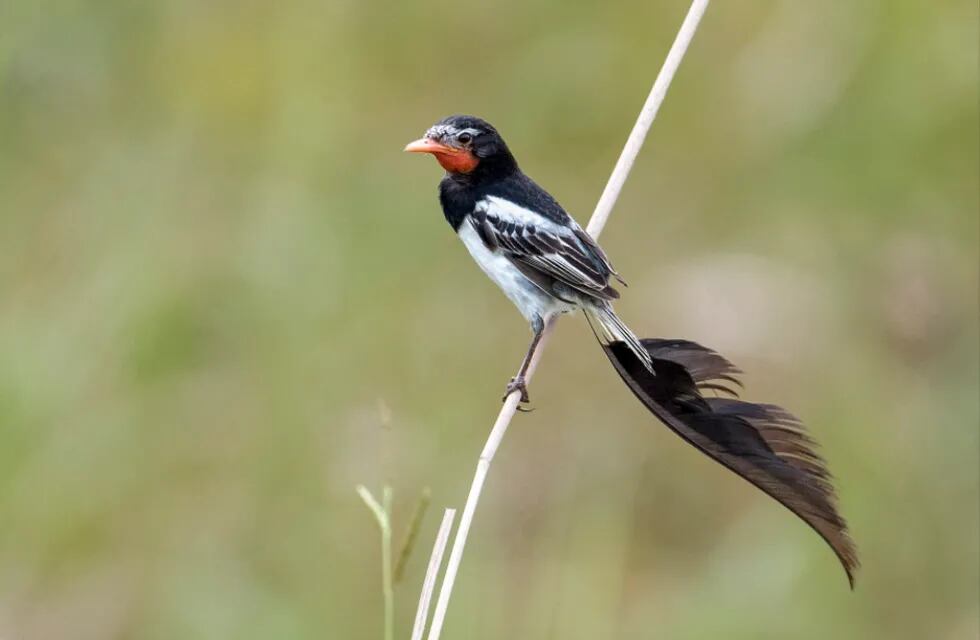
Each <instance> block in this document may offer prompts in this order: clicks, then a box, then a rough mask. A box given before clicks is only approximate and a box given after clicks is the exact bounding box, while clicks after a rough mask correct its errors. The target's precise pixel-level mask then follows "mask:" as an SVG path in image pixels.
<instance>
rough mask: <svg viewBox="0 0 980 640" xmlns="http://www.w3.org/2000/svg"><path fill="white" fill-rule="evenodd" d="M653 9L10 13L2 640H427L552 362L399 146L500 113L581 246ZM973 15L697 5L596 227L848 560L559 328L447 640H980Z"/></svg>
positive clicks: (564, 326)
mask: <svg viewBox="0 0 980 640" xmlns="http://www.w3.org/2000/svg"><path fill="white" fill-rule="evenodd" d="M686 9H687V2H686V0H677V1H671V2H642V1H640V0H636V1H633V2H619V3H602V2H580V3H566V2H557V1H554V0H551V1H546V2H527V1H521V2H516V1H509V2H502V3H465V2H464V3H460V2H449V1H447V0H436V1H430V2H408V3H378V2H363V1H361V2H357V1H353V0H343V1H341V0H325V1H319V2H313V1H310V0H282V1H280V2H275V3H273V2H256V1H244V2H219V1H212V2H196V1H190V0H184V1H179V0H168V1H161V2H124V1H122V0H117V1H108V0H107V1H102V2H81V1H74V2H73V1H68V0H64V1H51V2H45V1H41V2H39V1H38V0H5V2H3V4H2V5H0V294H2V295H0V637H2V638H3V639H4V640H8V639H9V640H32V639H41V638H73V639H83V640H84V639H89V638H91V639H103V638H146V639H161V640H162V639H170V638H181V639H183V640H193V639H198V638H200V639H215V638H236V639H243V638H256V639H257V638H263V639H265V638H380V635H381V597H380V589H379V584H378V583H379V578H378V574H379V553H378V543H377V533H376V529H375V526H374V522H373V520H372V519H371V516H370V514H369V513H368V511H367V510H366V509H365V507H364V505H363V504H362V503H361V502H360V501H359V500H358V498H357V496H356V495H355V493H354V486H355V485H356V484H358V483H365V484H367V485H368V486H370V487H371V488H372V489H374V490H375V491H376V492H377V491H378V490H379V488H380V486H381V485H382V484H384V483H386V482H388V483H390V484H391V485H392V486H393V487H394V489H395V497H396V509H395V512H396V513H395V516H396V519H397V522H396V527H397V528H398V530H399V532H400V530H401V527H403V526H404V525H405V522H406V520H407V518H408V514H409V513H410V512H411V510H412V507H413V505H414V503H415V500H416V498H417V496H418V495H419V492H420V491H421V489H422V488H423V487H424V486H430V487H432V491H433V508H432V510H431V511H430V513H429V516H428V518H427V519H426V521H425V522H424V525H423V528H422V530H421V538H420V540H421V542H420V549H419V550H418V551H417V552H416V554H415V555H414V556H413V557H412V558H411V561H410V563H409V565H408V571H407V575H406V577H405V580H404V582H403V583H402V584H400V585H399V586H398V588H397V598H398V611H397V622H398V633H399V636H400V637H407V636H408V633H409V629H410V625H411V619H412V616H413V614H414V608H415V600H416V598H417V594H418V588H419V585H420V583H421V578H422V574H423V572H424V567H425V562H426V559H427V556H428V549H429V546H430V544H431V541H432V539H433V536H434V533H435V529H436V525H437V521H438V519H439V513H440V512H441V509H442V508H443V507H445V506H461V505H462V502H463V500H464V498H465V494H466V490H467V488H468V486H469V482H470V479H471V475H472V471H473V468H474V464H475V461H476V458H477V455H478V453H479V450H480V448H481V447H482V444H483V441H484V438H485V436H486V433H487V431H488V429H489V426H490V422H491V419H492V417H493V416H494V415H496V411H497V409H498V406H499V397H500V394H501V391H502V388H503V385H504V383H505V382H506V381H507V379H508V378H509V377H510V376H511V375H512V373H513V371H514V369H515V367H516V366H517V364H518V362H519V359H520V356H521V355H522V353H523V350H524V348H525V346H526V343H527V340H528V337H529V333H528V331H527V327H526V325H525V323H524V321H523V320H522V319H521V318H520V316H519V315H518V314H517V313H516V312H515V311H514V310H513V309H512V308H511V306H510V303H509V302H508V301H507V300H506V299H505V298H504V297H503V296H502V295H501V294H500V293H499V292H498V291H497V290H495V288H494V287H493V285H492V284H490V283H489V281H487V280H486V279H485V278H484V277H483V275H482V274H480V273H479V271H478V269H477V268H476V267H475V266H474V265H473V264H472V263H471V262H470V259H469V257H468V256H467V255H466V253H465V250H464V249H463V247H462V246H461V244H460V243H459V242H458V240H457V239H456V238H455V237H453V234H452V233H451V231H450V229H449V227H448V226H447V225H446V223H445V221H444V220H443V219H442V214H441V212H440V210H439V208H438V204H437V202H436V197H435V195H436V194H435V188H436V183H437V181H438V180H439V177H440V170H439V168H438V166H437V165H436V164H435V163H434V162H432V161H431V159H428V158H420V157H414V156H406V155H405V154H403V153H402V151H401V149H402V147H403V146H404V144H405V143H406V142H408V141H409V140H411V139H414V138H416V137H418V136H419V135H420V134H421V133H422V132H423V131H424V130H425V129H426V128H427V127H428V126H429V125H430V124H431V123H432V122H434V121H435V120H436V119H438V118H440V117H442V116H444V115H446V114H449V113H453V112H470V113H475V114H478V115H481V116H484V117H486V118H488V119H489V120H490V121H491V122H493V123H495V124H496V125H497V126H498V127H499V128H500V130H501V131H502V132H503V134H504V135H505V137H506V138H507V139H508V140H509V142H510V144H511V147H512V149H513V150H514V151H515V153H516V154H517V156H518V158H519V159H520V160H521V163H522V166H523V167H524V169H525V170H527V172H528V173H530V174H531V175H532V176H534V177H535V178H536V179H537V180H538V181H539V182H541V183H542V184H543V185H545V186H546V187H547V188H548V189H549V190H550V191H551V192H552V193H554V194H555V195H556V197H558V198H559V199H560V200H561V202H562V203H563V204H564V205H565V207H566V208H567V209H568V210H569V211H570V212H571V213H573V215H575V216H576V217H577V218H578V219H579V220H580V221H583V222H584V221H585V220H586V219H587V218H588V215H589V214H590V212H591V208H592V206H593V205H594V202H595V200H596V199H597V197H598V195H599V193H600V191H601V189H602V186H603V184H604V181H605V179H606V177H607V175H608V173H609V171H610V169H611V167H612V165H613V163H614V161H615V159H616V157H617V155H618V153H619V150H620V148H621V145H622V143H623V141H624V140H625V137H626V134H627V132H628V131H629V128H630V127H631V125H632V122H633V119H634V118H635V115H636V113H637V111H638V109H639V107H640V105H641V104H642V101H643V99H644V97H645V95H646V92H647V91H648V89H649V86H650V83H651V82H652V80H653V78H654V76H655V74H656V71H657V70H658V69H659V66H660V64H661V62H662V60H663V58H664V55H665V54H666V51H667V49H668V47H669V45H670V42H671V41H672V39H673V36H674V34H675V32H676V29H677V27H678V25H679V24H680V21H681V20H682V18H683V15H684V13H685V11H686ZM977 24H978V12H977V5H976V3H975V2H967V1H955V2H927V1H926V0H919V1H915V0H905V1H901V2H899V1H885V0H878V1H877V2H856V3H851V2H828V3H800V2H792V1H790V0H783V1H780V2H774V1H758V2H738V3H731V2H716V3H714V4H713V5H712V6H711V7H710V8H709V10H708V13H707V16H706V18H705V20H704V22H703V24H702V27H701V30H700V32H699V33H698V35H697V37H696V39H695V41H694V44H693V46H692V48H691V51H690V52H689V55H688V57H687V59H686V60H685V61H684V64H683V66H682V67H681V70H680V73H679V74H678V77H677V78H676V81H675V83H674V85H673V87H672V88H671V90H670V94H669V96H668V98H667V101H666V103H665V105H664V108H663V109H662V110H661V112H660V116H659V119H658V120H657V122H656V124H655V126H654V129H653V132H652V134H651V136H650V138H649V140H648V144H647V147H646V149H645V150H644V152H643V154H642V156H641V158H640V161H639V163H638V165H637V166H636V167H635V169H634V172H633V175H632V177H631V179H630V181H629V182H628V183H627V187H626V190H625V193H624V194H623V197H622V199H621V200H620V202H619V205H618V206H617V209H616V211H615V213H614V215H613V217H612V220H611V222H610V224H609V226H608V228H607V232H606V233H605V235H604V236H603V244H604V246H605V248H606V249H607V251H608V253H609V254H610V255H611V256H612V258H613V260H614V262H615V264H616V265H617V267H618V268H619V270H620V271H621V272H622V273H623V274H624V275H625V276H626V278H627V279H628V280H629V281H630V284H631V286H630V288H629V289H628V290H627V291H626V295H625V296H624V299H623V300H622V302H621V304H620V305H619V307H618V309H619V310H620V311H621V314H622V315H623V317H624V318H626V319H627V320H628V321H629V322H630V323H631V324H632V325H633V326H634V327H635V328H636V329H637V330H638V332H639V333H640V334H642V335H649V336H667V337H681V336H683V337H687V338H691V339H694V340H698V341H700V342H703V343H704V344H707V345H711V346H713V347H716V348H718V349H720V350H721V351H723V352H724V353H725V354H727V355H728V356H729V357H731V358H732V359H733V360H735V361H736V362H737V363H739V364H740V365H741V366H742V367H743V368H744V369H746V371H747V372H748V376H747V380H746V382H747V383H748V396H749V397H750V398H753V399H757V400H769V401H777V402H779V403H781V404H785V405H786V406H788V407H792V408H793V409H794V410H795V411H796V412H798V413H799V414H800V415H801V416H802V417H803V418H804V419H805V420H806V421H807V422H808V423H809V425H810V427H811V429H812V431H813V432H814V434H815V435H816V436H817V437H818V438H819V440H820V441H821V443H822V444H823V451H824V453H825V455H826V456H827V457H828V459H829V461H830V464H831V468H832V469H833V471H834V473H835V475H836V476H837V478H838V487H839V491H840V494H841V498H842V507H843V510H844V512H845V514H846V515H847V516H848V517H849V519H850V521H851V524H852V527H853V532H854V536H855V538H856V539H857V541H858V544H859V546H860V548H861V551H862V558H863V561H864V568H863V570H862V572H861V573H860V575H859V577H858V588H857V590H856V592H854V593H851V592H849V591H848V590H847V586H846V581H845V579H844V576H843V573H842V572H841V570H840V567H839V566H838V565H837V563H836V561H835V559H834V557H833V556H832V554H831V553H830V551H829V550H828V549H827V548H826V547H825V546H824V544H823V543H822V542H821V541H820V540H819V538H818V537H817V536H816V535H814V534H813V533H812V532H811V531H810V530H809V529H808V528H807V527H806V526H804V525H803V524H801V523H800V522H799V521H797V520H796V519H795V518H793V517H792V516H791V515H789V514H788V513H787V512H786V511H784V510H783V509H782V508H781V507H779V506H778V505H776V504H775V503H774V502H772V501H771V500H769V499H768V498H766V497H764V496H763V495H762V494H761V493H759V492H758V491H756V490H754V489H753V488H752V487H750V486H749V485H748V484H746V483H744V482H742V481H741V480H739V479H737V478H736V477H734V476H733V475H731V474H729V473H728V472H727V471H725V470H724V469H722V468H720V467H719V466H717V465H715V464H714V463H712V462H710V461H708V460H707V459H705V458H703V457H702V456H700V455H699V454H698V453H697V452H695V451H694V450H693V449H692V448H691V447H689V446H688V445H686V444H684V443H682V442H681V441H680V440H678V439H677V438H676V437H674V436H673V435H672V434H670V433H669V432H668V431H667V430H666V429H665V428H663V427H662V426H660V425H659V424H656V423H654V422H653V421H652V420H651V418H650V416H649V415H648V414H647V413H646V412H645V410H644V409H642V407H641V406H640V405H639V404H638V403H637V402H636V401H635V400H634V399H633V398H632V397H631V396H630V395H629V394H628V392H627V391H626V390H625V389H624V388H623V387H622V385H621V383H620V382H619V381H618V379H617V378H616V376H615V375H614V374H613V373H612V371H611V370H610V369H609V367H608V365H607V363H606V362H605V361H604V357H603V355H602V353H601V351H600V350H599V349H597V348H596V347H595V345H594V344H592V338H591V336H590V335H589V332H588V329H587V328H586V326H585V324H584V322H583V321H582V320H581V318H571V319H566V320H565V321H563V322H562V323H561V324H560V326H559V329H558V332H557V335H556V337H555V340H554V341H553V342H552V343H551V345H550V347H549V349H548V353H547V354H546V357H545V358H544V362H543V365H542V367H541V368H540V370H539V375H538V377H537V378H536V379H535V381H534V384H533V385H532V396H533V400H534V405H535V406H536V407H537V410H536V411H535V412H534V413H532V414H529V415H520V416H518V418H517V419H516V421H515V423H514V424H513V425H512V429H511V432H510V433H509V434H508V437H507V440H506V441H505V443H504V445H503V447H502V449H501V450H500V452H499V454H498V458H497V460H496V462H495V467H494V469H493V471H492V473H491V476H490V479H489V482H488V484H487V488H486V491H485V497H484V501H483V503H482V505H481V508H480V511H479V513H478V515H477V519H476V522H475V526H474V529H473V532H472V535H471V537H470V543H469V547H468V550H467V555H466V557H465V560H464V563H463V567H462V570H461V573H460V576H459V580H458V583H457V589H456V593H455V596H454V601H453V603H452V607H451V608H450V612H449V617H448V620H447V626H446V632H445V636H446V637H447V638H474V639H500V638H561V639H568V638H583V639H593V638H669V639H674V638H681V639H686V638H691V639H697V638H746V639H750V638H751V639H754V638H773V639H775V638H814V639H817V638H821V639H823V638H847V639H850V638H855V639H863V638H902V639H905V638H908V639H921V638H930V639H932V638H936V639H947V638H948V639H954V638H955V639H965V638H976V637H977V635H978V598H980V594H978V588H980V587H978V583H980V568H978V564H980V552H978V545H980V531H978V529H980V524H978V508H980V507H978V502H980V491H978V482H980V479H978V451H980V435H978V434H980V430H978V421H980V417H978V398H977V394H978V384H980V383H978V315H977V313H978V308H977V295H978V113H977V73H978V69H977V46H978V42H977V38H978V34H977Z"/></svg>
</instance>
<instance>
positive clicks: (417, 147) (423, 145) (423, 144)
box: [405, 138, 462, 153]
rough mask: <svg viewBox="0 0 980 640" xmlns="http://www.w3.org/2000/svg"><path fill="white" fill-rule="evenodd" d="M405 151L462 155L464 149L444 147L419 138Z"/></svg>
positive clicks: (432, 141) (438, 143)
mask: <svg viewBox="0 0 980 640" xmlns="http://www.w3.org/2000/svg"><path fill="white" fill-rule="evenodd" d="M405 151H408V152H409V153H460V152H461V151H462V149H456V148H453V147H450V146H448V145H444V144H442V143H441V142H436V141H435V140H432V139H431V138H419V139H418V140H416V141H415V142H409V143H408V144H407V145H406V146H405Z"/></svg>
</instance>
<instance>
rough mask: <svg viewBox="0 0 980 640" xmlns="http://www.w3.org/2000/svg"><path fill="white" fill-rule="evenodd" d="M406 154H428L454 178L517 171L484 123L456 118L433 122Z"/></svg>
mask: <svg viewBox="0 0 980 640" xmlns="http://www.w3.org/2000/svg"><path fill="white" fill-rule="evenodd" d="M405 151H409V152H412V153H431V154H432V155H433V156H435V158H436V160H438V161H439V164H440V165H442V168H443V169H445V170H446V171H448V172H449V173H450V174H451V175H454V176H473V177H480V176H487V177H489V176H491V175H497V174H506V173H509V172H511V171H514V170H515V169H517V163H516V162H515V161H514V156H512V155H511V153H510V150H509V149H508V148H507V144H506V143H504V140H503V138H501V137H500V134H499V133H497V130H496V129H494V128H493V125H491V124H490V123H489V122H487V121H486V120H481V119H480V118H477V117H475V116H462V115H455V116H449V117H448V118H443V119H442V120H440V121H439V122H437V123H435V124H434V125H432V126H431V127H429V130H428V131H426V132H425V135H424V136H422V137H421V138H419V139H418V140H416V141H415V142H410V143H409V144H408V146H406V147H405Z"/></svg>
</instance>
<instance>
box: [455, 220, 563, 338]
mask: <svg viewBox="0 0 980 640" xmlns="http://www.w3.org/2000/svg"><path fill="white" fill-rule="evenodd" d="M459 239H460V240H462V241H463V244H465V245H466V248H467V249H469V252H470V255H471V256H473V260H475V261H476V263H477V264H478V265H480V268H481V269H483V272H484V273H486V274H487V276H489V277H490V279H491V280H493V281H494V282H495V283H497V286H498V287H500V288H501V289H502V290H503V292H504V294H506V295H507V297H508V298H510V300H511V302H513V303H514V305H515V306H516V307H517V308H518V309H519V310H520V312H521V315H523V316H524V317H525V318H526V319H527V320H528V322H533V321H534V319H535V317H537V318H540V319H541V320H547V319H548V318H549V317H550V316H552V315H554V314H556V313H565V312H568V311H571V310H572V309H573V308H574V307H572V306H571V305H569V304H567V303H564V302H562V301H561V300H559V299H558V298H555V297H554V296H552V295H550V294H547V293H545V292H544V291H542V290H541V289H540V288H539V287H538V286H537V285H536V284H534V283H533V282H531V281H530V280H529V279H528V278H527V277H526V276H525V275H524V274H523V273H521V272H520V271H519V270H518V269H517V267H515V266H514V265H513V264H511V262H510V260H508V259H507V258H506V257H504V256H503V255H502V254H501V253H500V252H499V251H491V250H490V249H488V248H487V246H486V245H485V244H483V240H481V239H480V236H479V235H478V234H477V232H476V230H475V229H474V228H473V225H472V224H470V221H469V220H465V221H464V222H463V224H461V225H460V227H459Z"/></svg>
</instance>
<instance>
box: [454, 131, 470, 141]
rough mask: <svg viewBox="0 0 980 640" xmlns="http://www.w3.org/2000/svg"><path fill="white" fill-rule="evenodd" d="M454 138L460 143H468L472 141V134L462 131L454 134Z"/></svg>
mask: <svg viewBox="0 0 980 640" xmlns="http://www.w3.org/2000/svg"><path fill="white" fill-rule="evenodd" d="M456 139H457V140H459V143H460V144H469V143H470V142H472V141H473V136H472V135H470V134H468V133H466V132H465V131H464V132H463V133H461V134H459V135H458V136H456Z"/></svg>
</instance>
